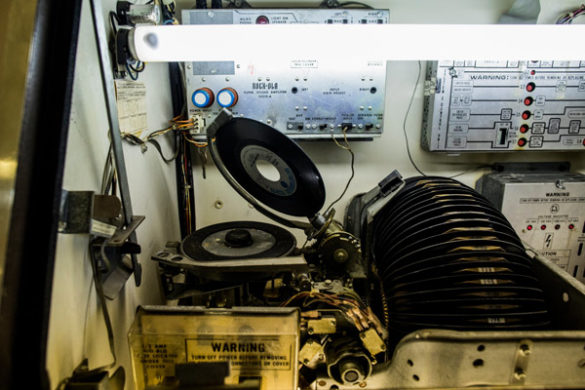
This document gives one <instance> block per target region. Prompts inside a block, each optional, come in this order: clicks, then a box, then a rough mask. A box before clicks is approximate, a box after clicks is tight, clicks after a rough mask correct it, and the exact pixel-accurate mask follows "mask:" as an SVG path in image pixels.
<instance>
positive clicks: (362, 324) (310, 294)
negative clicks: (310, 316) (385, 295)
mask: <svg viewBox="0 0 585 390" xmlns="http://www.w3.org/2000/svg"><path fill="white" fill-rule="evenodd" d="M293 303H297V304H298V305H299V306H300V307H302V308H311V307H314V306H317V305H325V306H329V307H332V308H335V309H339V310H341V312H342V313H343V314H344V316H345V317H346V318H347V319H348V320H349V322H351V323H353V324H354V326H355V327H356V329H357V330H358V331H359V332H362V331H364V330H366V329H369V328H370V327H374V328H375V329H376V330H377V331H378V332H379V333H380V334H382V333H383V332H384V328H383V326H382V324H381V323H380V320H378V318H377V317H376V316H375V315H374V313H373V312H372V310H371V309H370V308H369V307H367V306H366V305H365V304H364V303H363V301H362V300H361V299H360V298H359V297H358V296H357V295H356V294H351V293H350V292H347V293H343V294H326V293H321V292H316V291H302V292H300V293H298V294H295V295H293V296H292V297H290V298H289V299H288V300H287V301H286V302H284V303H283V304H282V305H281V306H291V305H293ZM307 313H308V312H306V311H303V314H305V315H306V314H307Z"/></svg>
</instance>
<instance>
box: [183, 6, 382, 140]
mask: <svg viewBox="0 0 585 390" xmlns="http://www.w3.org/2000/svg"><path fill="white" fill-rule="evenodd" d="M182 19H183V24H274V23H280V24H283V23H299V24H303V23H305V24H306V23H329V24H357V23H360V24H374V23H376V24H377V23H388V20H389V11H387V10H371V9H367V10H366V9H363V10H362V9H305V10H302V9H245V10H244V9H234V10H228V9H224V10H184V11H183V13H182ZM348 49H349V48H348ZM385 87H386V62H385V61H379V60H372V59H368V58H367V53H365V54H364V55H363V56H357V55H355V53H350V52H349V50H348V55H347V59H345V60H344V61H339V60H334V59H330V58H296V57H290V58H274V59H272V60H270V61H268V62H267V61H263V62H250V61H249V60H245V59H238V58H234V59H233V60H232V61H212V62H209V61H205V62H198V61H195V62H189V63H186V64H185V90H186V94H187V97H188V110H189V115H190V116H193V117H199V118H201V119H203V120H205V121H209V120H210V119H211V118H214V117H215V116H216V115H217V113H218V112H219V111H220V110H221V109H222V108H223V107H225V108H229V109H230V110H231V111H232V113H233V114H234V116H240V117H246V118H251V119H255V120H258V121H261V122H264V123H266V124H268V125H270V126H272V127H274V128H276V129H277V130H279V131H282V132H283V133H285V134H286V135H288V136H290V137H291V138H296V139H331V137H332V136H343V132H344V131H345V133H346V135H347V137H348V138H353V139H355V138H360V139H372V138H373V137H376V136H380V135H381V134H382V131H383V126H384V120H383V119H384V98H385V89H386V88H385ZM200 136H204V134H200ZM196 138H197V136H196Z"/></svg>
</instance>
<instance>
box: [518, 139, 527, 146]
mask: <svg viewBox="0 0 585 390" xmlns="http://www.w3.org/2000/svg"><path fill="white" fill-rule="evenodd" d="M524 145H526V138H520V139H519V140H518V146H524Z"/></svg>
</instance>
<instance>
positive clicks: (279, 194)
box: [215, 118, 325, 218]
mask: <svg viewBox="0 0 585 390" xmlns="http://www.w3.org/2000/svg"><path fill="white" fill-rule="evenodd" d="M215 142H216V147H217V151H218V153H219V155H220V157H221V160H222V161H223V164H224V165H225V167H226V169H227V170H228V171H229V173H230V174H231V175H232V176H233V178H234V179H235V180H236V181H237V182H238V184H240V185H241V186H242V187H243V188H244V189H245V190H246V191H247V192H248V193H250V195H252V196H253V197H254V198H256V199H257V200H259V201H260V202H262V203H264V204H265V205H267V206H269V207H270V208H272V209H274V210H277V211H280V212H282V213H284V214H289V215H294V216H306V217H309V218H310V217H313V216H314V215H315V214H316V213H317V212H318V211H319V210H320V209H321V208H322V207H323V203H324V202H325V186H324V184H323V178H322V177H321V175H320V173H319V171H318V170H317V167H316V166H315V164H314V163H313V161H311V159H310V158H309V157H308V156H307V155H306V154H305V152H304V151H303V150H302V149H301V148H300V147H299V146H298V145H297V144H296V143H295V142H294V141H292V140H291V139H290V138H288V137H287V136H286V135H284V134H282V133H281V132H280V131H278V130H276V129H274V128H272V127H270V126H267V125H265V124H263V123H260V122H258V121H255V120H252V119H246V118H234V119H232V120H230V121H229V122H228V123H226V124H225V125H223V126H222V127H221V128H220V129H219V130H218V131H217V133H216V140H215ZM258 163H266V164H270V165H272V166H273V167H274V168H276V170H277V171H278V174H279V178H277V179H276V180H271V179H269V178H267V177H265V176H264V175H263V174H262V173H261V172H260V171H259V169H258V165H257V164H258Z"/></svg>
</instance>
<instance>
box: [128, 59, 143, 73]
mask: <svg viewBox="0 0 585 390" xmlns="http://www.w3.org/2000/svg"><path fill="white" fill-rule="evenodd" d="M136 64H138V66H137V67H136V68H135V67H134V65H132V64H131V63H130V62H128V66H129V67H130V69H132V70H133V71H134V72H136V73H140V72H142V71H144V62H142V61H138V62H136Z"/></svg>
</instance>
